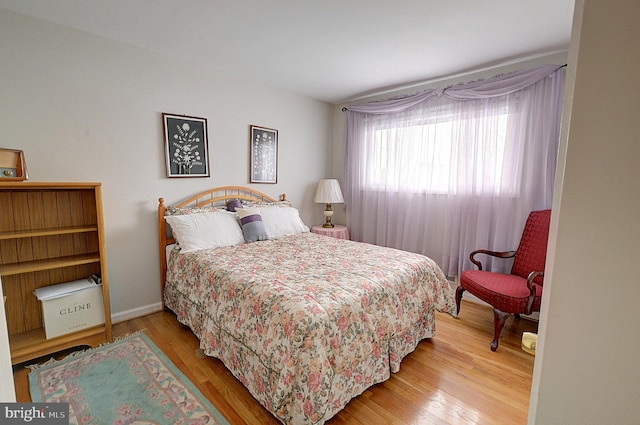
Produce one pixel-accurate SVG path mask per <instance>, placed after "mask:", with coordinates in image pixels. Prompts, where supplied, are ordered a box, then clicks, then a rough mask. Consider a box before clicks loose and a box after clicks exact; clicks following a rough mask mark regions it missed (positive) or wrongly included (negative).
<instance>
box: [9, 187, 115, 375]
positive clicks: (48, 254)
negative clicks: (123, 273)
mask: <svg viewBox="0 0 640 425" xmlns="http://www.w3.org/2000/svg"><path fill="white" fill-rule="evenodd" d="M0 206H2V214H0V276H1V277H2V288H3V292H4V295H6V296H7V300H6V304H5V307H6V315H7V327H8V330H9V345H10V349H11V361H12V363H14V364H16V363H21V362H24V361H28V360H30V359H34V358H37V357H41V356H43V355H47V354H51V353H54V352H56V351H60V350H64V349H67V348H71V347H74V346H79V345H90V346H97V345H99V344H101V343H104V342H107V341H111V340H112V335H111V308H110V303H109V279H108V270H107V258H106V245H105V240H104V223H103V218H102V192H101V184H100V183H33V182H2V181H0ZM94 274H95V275H99V276H100V277H101V278H102V299H103V304H104V316H105V320H104V324H103V325H100V326H96V327H92V328H89V329H82V330H80V331H77V332H73V333H70V334H66V335H62V336H59V337H56V338H51V339H47V338H46V336H45V332H44V322H43V317H42V310H41V306H40V302H39V301H38V300H37V298H36V297H35V295H34V294H33V291H34V290H35V289H37V288H41V287H44V286H49V285H55V284H58V283H63V282H69V281H73V280H79V279H85V278H87V277H89V276H91V275H94Z"/></svg>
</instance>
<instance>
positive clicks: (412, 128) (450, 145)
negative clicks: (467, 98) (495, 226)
mask: <svg viewBox="0 0 640 425" xmlns="http://www.w3.org/2000/svg"><path fill="white" fill-rule="evenodd" d="M429 115H432V116H429ZM468 115H469V114H465V115H464V116H462V117H461V119H460V118H458V119H456V118H455V114H454V113H452V111H451V110H447V111H442V110H439V111H432V114H427V116H425V117H419V118H411V119H408V120H406V121H403V122H401V123H400V124H399V125H398V126H397V127H395V128H392V127H390V126H388V125H385V124H383V123H380V124H379V125H377V126H376V128H375V130H374V133H373V138H372V141H373V143H372V152H371V153H370V157H371V159H372V161H373V164H375V165H374V166H373V167H372V171H373V173H372V176H371V179H370V180H369V182H370V189H374V190H381V189H384V190H393V191H399V192H404V191H406V192H412V193H430V194H451V195H456V194H476V195H491V196H496V195H507V196H514V195H516V194H517V193H518V186H519V180H520V179H519V178H518V176H517V175H511V174H507V172H508V170H512V169H514V168H515V169H519V168H521V167H513V164H512V163H513V162H514V161H521V160H522V159H521V158H518V157H517V151H515V152H514V150H513V149H509V146H508V145H507V130H508V117H509V113H508V110H507V107H506V106H505V107H503V108H500V109H499V110H497V111H496V112H495V113H493V114H481V115H480V116H477V117H476V116H468ZM469 128H474V129H476V130H477V131H469ZM461 134H466V135H471V136H467V137H460V136H459V135H461ZM462 164H466V165H464V166H465V167H467V168H468V172H467V173H465V172H463V173H460V170H459V169H458V168H459V167H460V166H461V165H462ZM465 177H466V178H467V180H466V181H460V179H461V178H465Z"/></svg>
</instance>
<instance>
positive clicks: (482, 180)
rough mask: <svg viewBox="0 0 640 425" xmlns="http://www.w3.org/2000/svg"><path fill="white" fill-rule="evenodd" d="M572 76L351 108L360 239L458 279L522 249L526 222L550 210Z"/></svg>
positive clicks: (544, 71) (550, 70)
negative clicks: (488, 258)
mask: <svg viewBox="0 0 640 425" xmlns="http://www.w3.org/2000/svg"><path fill="white" fill-rule="evenodd" d="M564 76H565V68H564V66H555V65H553V66H546V67H541V68H536V69H534V70H529V71H524V72H518V73H513V74H506V75H501V76H498V77H495V78H492V79H489V80H484V81H475V82H472V83H469V84H463V85H458V86H453V87H448V88H444V89H438V90H430V91H426V92H422V93H419V94H417V95H414V96H409V97H405V98H401V99H392V100H388V101H383V102H372V103H369V104H364V105H357V106H350V107H349V109H348V111H347V112H346V113H347V127H346V140H345V174H344V176H345V178H344V192H345V204H346V206H347V214H348V219H349V224H350V227H351V235H352V237H353V238H354V239H355V240H360V241H363V242H368V243H374V244H377V245H383V246H390V247H394V248H399V249H404V250H407V251H413V252H419V253H422V254H425V255H427V256H429V257H431V258H433V259H434V260H435V261H436V262H437V263H438V264H439V265H440V267H441V268H442V269H443V271H444V272H445V273H446V274H447V275H449V276H455V275H459V273H460V271H461V270H463V269H466V268H471V266H472V264H471V263H470V261H469V259H468V256H469V253H470V252H471V251H473V250H474V249H478V248H487V249H495V250H510V249H515V248H516V247H517V244H518V241H519V238H520V234H521V232H522V228H523V226H524V222H525V220H526V218H527V215H528V214H529V212H530V211H533V210H538V209H545V208H550V207H551V202H552V197H553V184H554V175H555V167H556V158H557V149H558V138H559V134H560V120H561V112H562V98H563V93H564ZM487 266H488V267H487V268H488V269H489V270H495V271H505V270H507V269H508V268H509V267H510V264H505V263H504V261H503V262H498V261H496V262H495V265H493V264H490V263H489V264H487Z"/></svg>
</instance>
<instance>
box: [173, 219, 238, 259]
mask: <svg viewBox="0 0 640 425" xmlns="http://www.w3.org/2000/svg"><path fill="white" fill-rule="evenodd" d="M165 220H167V223H169V225H170V226H171V232H172V233H173V236H174V237H175V238H176V240H177V241H178V244H179V245H180V249H181V251H182V252H191V251H197V250H199V249H208V248H219V247H222V246H229V245H237V244H240V243H244V236H243V235H242V229H241V228H240V225H239V224H238V220H236V216H235V214H233V213H230V212H227V211H220V212H211V213H201V214H187V215H171V216H167V217H165Z"/></svg>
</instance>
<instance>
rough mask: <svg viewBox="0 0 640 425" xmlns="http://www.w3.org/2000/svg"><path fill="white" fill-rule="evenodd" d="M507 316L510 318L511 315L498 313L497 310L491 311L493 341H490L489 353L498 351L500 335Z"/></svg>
mask: <svg viewBox="0 0 640 425" xmlns="http://www.w3.org/2000/svg"><path fill="white" fill-rule="evenodd" d="M509 316H511V314H509V313H505V312H503V311H500V310H498V309H497V308H494V309H493V341H491V351H496V350H497V349H498V340H499V339H500V333H501V332H502V328H504V324H505V323H506V321H507V319H508V318H509Z"/></svg>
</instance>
